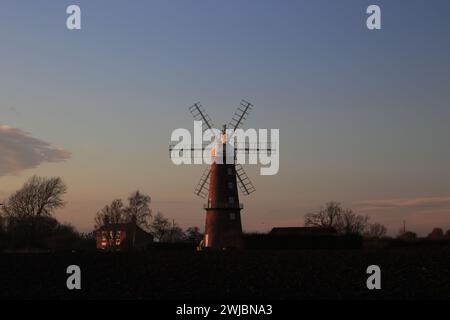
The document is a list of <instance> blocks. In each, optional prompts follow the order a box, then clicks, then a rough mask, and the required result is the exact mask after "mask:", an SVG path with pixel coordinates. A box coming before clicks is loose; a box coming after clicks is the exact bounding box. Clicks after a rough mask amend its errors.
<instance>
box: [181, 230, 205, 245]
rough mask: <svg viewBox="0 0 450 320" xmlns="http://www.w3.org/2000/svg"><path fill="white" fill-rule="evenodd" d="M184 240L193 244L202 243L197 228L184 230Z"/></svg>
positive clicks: (201, 235) (200, 234) (201, 237)
mask: <svg viewBox="0 0 450 320" xmlns="http://www.w3.org/2000/svg"><path fill="white" fill-rule="evenodd" d="M185 234H186V239H187V240H189V241H192V242H194V243H198V242H200V241H202V239H203V234H202V233H201V232H200V230H199V229H198V227H190V228H187V229H186V232H185Z"/></svg>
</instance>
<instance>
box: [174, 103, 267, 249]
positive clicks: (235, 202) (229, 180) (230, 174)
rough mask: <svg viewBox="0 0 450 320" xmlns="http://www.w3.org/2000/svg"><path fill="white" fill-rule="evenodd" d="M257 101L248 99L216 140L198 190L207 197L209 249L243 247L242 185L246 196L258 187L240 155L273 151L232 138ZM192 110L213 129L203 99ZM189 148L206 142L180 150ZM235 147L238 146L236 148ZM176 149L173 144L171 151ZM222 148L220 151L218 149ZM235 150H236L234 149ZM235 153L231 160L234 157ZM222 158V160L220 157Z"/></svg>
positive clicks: (206, 244)
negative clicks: (255, 185)
mask: <svg viewBox="0 0 450 320" xmlns="http://www.w3.org/2000/svg"><path fill="white" fill-rule="evenodd" d="M252 108H253V105H252V104H251V103H249V102H247V101H245V100H242V101H241V104H240V106H239V107H238V109H237V110H236V112H235V113H234V115H233V117H232V120H231V121H230V123H229V124H228V126H227V125H224V126H223V127H222V131H221V137H220V141H216V146H215V147H213V148H212V149H211V166H210V167H209V168H206V169H205V171H204V172H203V174H202V176H201V178H200V181H199V182H198V184H197V187H196V188H195V191H194V193H195V194H196V195H197V196H199V197H201V198H204V199H207V203H206V204H205V205H204V210H205V211H206V222H205V234H204V238H203V241H202V247H204V248H208V249H216V250H222V249H226V248H241V247H242V246H243V239H242V223H241V210H242V209H243V204H242V203H240V202H239V193H238V188H239V189H240V191H241V193H242V194H243V195H245V196H248V195H250V194H251V193H253V192H254V191H256V189H255V187H254V186H253V184H252V182H251V181H250V179H249V177H248V176H247V174H246V173H245V171H244V168H243V167H242V165H241V164H238V163H236V156H237V154H238V153H239V152H244V153H249V152H256V153H257V152H259V151H260V150H263V149H265V150H267V151H272V149H271V147H270V146H269V145H268V144H265V145H264V146H261V145H254V144H252V147H250V145H249V144H244V145H242V146H238V145H237V144H233V145H231V144H230V143H229V141H228V138H229V137H230V131H228V135H227V129H231V135H232V134H233V133H234V132H235V130H236V129H238V128H241V127H242V124H243V122H244V120H246V118H247V116H248V113H249V112H250V110H251V109H252ZM189 111H190V112H191V114H192V115H193V117H194V119H195V120H197V121H202V124H203V132H205V131H206V130H211V129H212V128H213V124H212V121H211V118H210V117H209V116H208V115H207V113H206V111H205V110H204V108H203V107H202V106H201V105H200V103H196V104H194V105H193V106H191V107H190V108H189ZM183 149H185V150H186V149H189V150H191V151H194V152H195V151H201V154H203V151H204V150H205V147H204V146H201V148H199V146H196V145H193V146H185V147H182V148H181V149H179V150H183ZM233 149H234V150H233ZM172 150H174V148H173V146H171V147H170V151H172ZM218 150H220V151H218ZM232 151H234V152H232ZM230 154H231V161H230ZM220 158H221V160H222V161H219V159H220Z"/></svg>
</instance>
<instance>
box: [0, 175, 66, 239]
mask: <svg viewBox="0 0 450 320" xmlns="http://www.w3.org/2000/svg"><path fill="white" fill-rule="evenodd" d="M66 191H67V187H66V185H65V184H64V182H63V181H62V180H61V178H57V177H55V178H43V177H38V176H33V177H32V178H30V179H29V180H28V181H27V182H26V183H25V184H24V186H23V187H22V188H21V189H20V190H18V191H16V192H15V193H14V194H13V195H11V196H10V197H9V198H8V199H7V201H6V202H5V204H4V205H3V206H2V212H3V215H4V217H5V218H6V220H7V223H6V224H7V233H8V234H9V235H10V237H11V241H12V242H14V243H15V244H16V245H17V244H19V245H21V246H30V247H36V246H42V245H43V242H42V241H43V238H45V237H46V236H48V235H49V234H50V233H51V232H52V230H53V229H54V228H55V227H56V226H57V225H58V221H56V219H53V218H52V214H53V213H54V211H55V210H56V209H58V208H61V207H63V206H64V204H65V203H64V201H63V199H62V197H63V195H64V194H65V193H66Z"/></svg>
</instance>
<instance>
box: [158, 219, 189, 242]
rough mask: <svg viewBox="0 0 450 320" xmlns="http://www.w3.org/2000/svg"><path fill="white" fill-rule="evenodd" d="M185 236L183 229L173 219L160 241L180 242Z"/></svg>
mask: <svg viewBox="0 0 450 320" xmlns="http://www.w3.org/2000/svg"><path fill="white" fill-rule="evenodd" d="M185 238H186V235H185V234H184V232H183V229H181V228H180V226H178V224H177V223H176V222H175V220H172V224H171V225H170V226H169V230H168V232H166V234H165V235H164V237H163V239H162V242H171V243H173V242H180V241H183V240H184V239H185Z"/></svg>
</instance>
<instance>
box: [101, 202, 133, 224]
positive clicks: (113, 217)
mask: <svg viewBox="0 0 450 320" xmlns="http://www.w3.org/2000/svg"><path fill="white" fill-rule="evenodd" d="M126 221H127V220H126V217H125V213H124V206H123V202H122V200H120V199H115V200H113V201H112V202H111V204H110V205H106V206H105V207H103V209H101V210H100V211H99V212H97V214H96V216H95V228H96V229H98V228H101V227H103V226H105V225H108V224H116V223H124V222H126Z"/></svg>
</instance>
